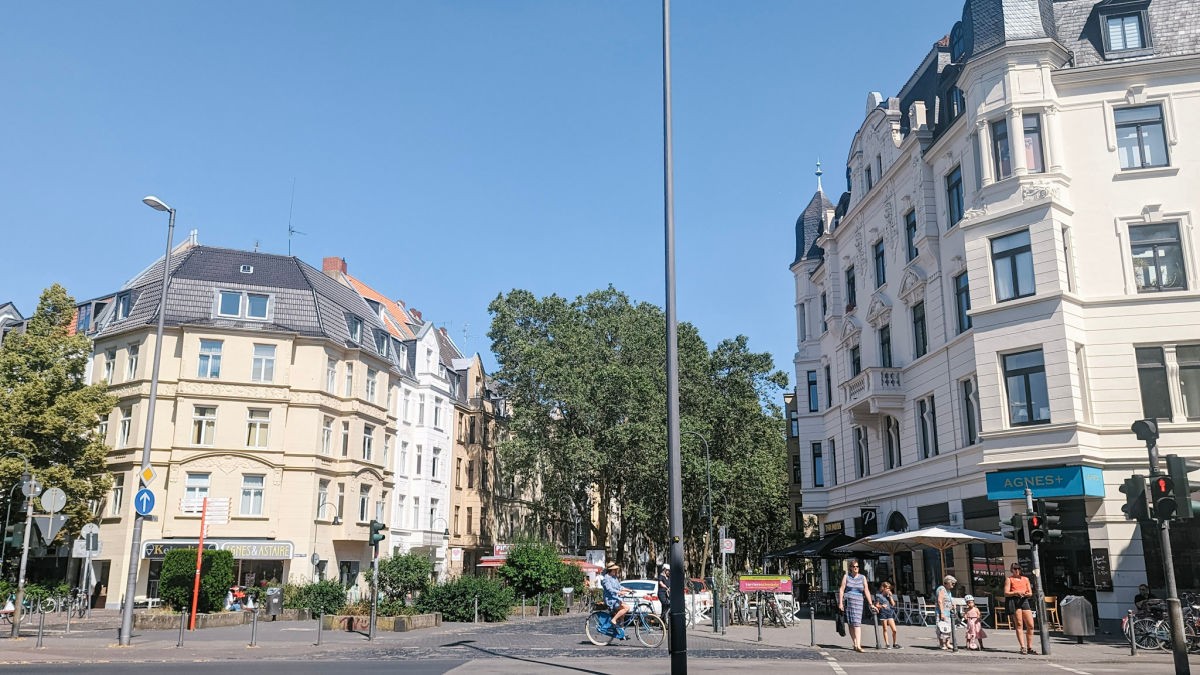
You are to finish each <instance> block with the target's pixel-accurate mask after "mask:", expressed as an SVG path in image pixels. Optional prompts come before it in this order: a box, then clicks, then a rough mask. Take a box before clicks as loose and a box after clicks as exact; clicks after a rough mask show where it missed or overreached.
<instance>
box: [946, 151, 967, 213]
mask: <svg viewBox="0 0 1200 675" xmlns="http://www.w3.org/2000/svg"><path fill="white" fill-rule="evenodd" d="M963 213H964V210H963V183H962V167H961V166H956V167H954V168H953V169H951V170H950V173H948V174H946V214H947V216H948V217H949V221H950V223H949V227H954V226H955V225H957V224H958V221H960V220H962V217H963Z"/></svg>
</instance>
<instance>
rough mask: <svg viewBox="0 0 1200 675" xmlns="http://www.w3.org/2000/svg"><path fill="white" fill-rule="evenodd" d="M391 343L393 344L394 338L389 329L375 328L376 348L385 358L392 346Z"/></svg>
mask: <svg viewBox="0 0 1200 675" xmlns="http://www.w3.org/2000/svg"><path fill="white" fill-rule="evenodd" d="M391 344H392V339H391V337H390V336H389V335H388V334H387V331H385V330H380V329H376V330H375V350H376V351H378V352H379V355H380V356H382V357H383V358H385V359H386V358H387V356H388V347H390V346H391Z"/></svg>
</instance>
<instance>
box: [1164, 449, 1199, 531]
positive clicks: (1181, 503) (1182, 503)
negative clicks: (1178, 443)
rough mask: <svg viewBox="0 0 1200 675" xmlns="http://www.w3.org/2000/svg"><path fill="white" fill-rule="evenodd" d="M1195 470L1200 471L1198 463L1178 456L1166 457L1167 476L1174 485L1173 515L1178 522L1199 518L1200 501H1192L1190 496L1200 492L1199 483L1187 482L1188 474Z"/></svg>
mask: <svg viewBox="0 0 1200 675" xmlns="http://www.w3.org/2000/svg"><path fill="white" fill-rule="evenodd" d="M1196 469H1200V463H1197V462H1193V461H1192V460H1190V459H1187V458H1186V457H1180V456H1179V455H1167V475H1168V476H1170V477H1171V482H1173V483H1175V495H1176V496H1175V508H1176V512H1175V515H1176V517H1177V518H1179V519H1180V520H1189V519H1191V518H1194V517H1196V516H1200V501H1195V500H1193V499H1192V495H1193V494H1194V493H1196V492H1198V491H1200V483H1193V482H1191V481H1190V480H1188V474H1189V473H1191V472H1192V471H1195V470H1196Z"/></svg>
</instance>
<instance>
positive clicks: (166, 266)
mask: <svg viewBox="0 0 1200 675" xmlns="http://www.w3.org/2000/svg"><path fill="white" fill-rule="evenodd" d="M167 212H168V213H169V214H170V218H169V219H168V221H167V253H166V255H165V256H163V279H162V293H160V294H159V298H158V328H157V329H156V330H155V338H154V368H153V370H151V371H150V400H149V401H148V402H147V403H146V435H145V439H144V440H143V441H142V470H141V471H138V485H140V486H141V487H146V481H145V479H144V478H143V477H142V473H143V472H144V471H145V470H146V469H148V468H149V467H150V443H151V441H153V440H154V404H155V403H157V402H158V371H159V366H160V362H161V361H162V343H163V325H164V321H165V320H166V316H167V286H168V285H169V284H170V283H171V240H172V239H173V238H174V237H175V209H168V211H167ZM129 501H130V502H133V501H134V500H132V499H131V500H129ZM143 520H145V519H144V518H143V517H142V516H141V515H140V514H139V513H137V511H136V510H135V511H134V514H133V539H132V541H130V543H129V563H128V564H129V574H128V575H127V576H126V577H125V597H124V601H123V602H122V603H121V637H120V643H121V646H123V647H128V646H129V641H130V639H131V638H132V637H133V636H132V633H133V596H134V592H135V591H136V590H137V575H138V566H139V564H140V563H141V560H142V555H141V553H142V551H141V548H142V521H143Z"/></svg>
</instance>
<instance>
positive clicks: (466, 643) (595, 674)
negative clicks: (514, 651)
mask: <svg viewBox="0 0 1200 675" xmlns="http://www.w3.org/2000/svg"><path fill="white" fill-rule="evenodd" d="M474 643H475V641H474V640H459V641H458V642H448V643H446V644H445V645H444V646H446V647H466V648H467V649H474V650H475V651H477V652H480V653H483V654H487V655H489V656H497V657H500V658H502V659H508V660H510V661H523V662H525V663H536V664H538V665H539V666H550V667H553V668H558V669H560V670H573V671H575V672H578V673H589V674H590V675H607V673H604V672H603V671H599V670H588V669H587V668H576V667H574V666H564V665H563V664H561V663H553V662H550V661H540V660H538V659H527V658H523V657H520V656H512V655H510V654H502V653H500V652H494V651H492V650H490V649H486V648H484V647H479V646H477V645H475V644H474Z"/></svg>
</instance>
